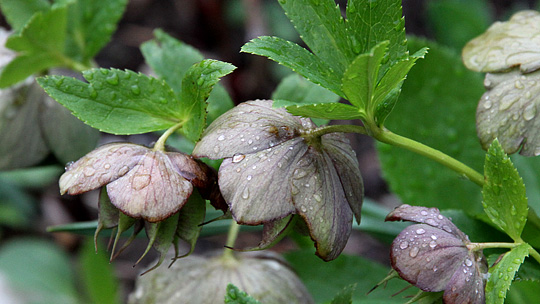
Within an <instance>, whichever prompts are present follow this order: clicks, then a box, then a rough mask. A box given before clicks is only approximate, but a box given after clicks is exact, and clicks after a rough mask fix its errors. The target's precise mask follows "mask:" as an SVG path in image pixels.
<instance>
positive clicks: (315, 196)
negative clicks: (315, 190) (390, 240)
mask: <svg viewBox="0 0 540 304" xmlns="http://www.w3.org/2000/svg"><path fill="white" fill-rule="evenodd" d="M313 198H314V199H315V201H316V202H317V203H320V202H321V201H322V199H321V196H320V195H318V194H314V195H313Z"/></svg>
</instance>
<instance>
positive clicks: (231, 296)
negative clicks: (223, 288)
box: [224, 284, 260, 304]
mask: <svg viewBox="0 0 540 304" xmlns="http://www.w3.org/2000/svg"><path fill="white" fill-rule="evenodd" d="M224 303H227V304H229V303H230V304H260V302H259V301H257V300H255V299H254V298H252V297H251V296H250V295H248V294H247V293H245V292H244V291H241V290H240V289H238V287H236V286H234V285H233V284H229V285H227V293H226V294H225V301H224Z"/></svg>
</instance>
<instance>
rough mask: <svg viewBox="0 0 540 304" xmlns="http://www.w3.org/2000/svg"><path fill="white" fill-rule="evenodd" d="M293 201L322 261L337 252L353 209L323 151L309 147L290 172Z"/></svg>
mask: <svg viewBox="0 0 540 304" xmlns="http://www.w3.org/2000/svg"><path fill="white" fill-rule="evenodd" d="M292 187H293V192H292V193H293V201H294V205H295V206H296V210H297V212H298V214H300V215H301V216H302V217H303V218H304V220H305V222H306V223H307V225H308V228H309V233H310V235H311V238H312V239H313V240H314V241H315V243H316V244H315V246H316V248H317V255H318V256H319V257H321V258H322V259H323V260H325V261H330V260H333V259H335V258H337V257H338V256H339V254H340V253H341V252H342V251H343V248H345V245H346V244H347V240H348V239H349V235H350V233H351V229H352V228H351V224H352V220H353V213H352V211H351V208H350V207H349V203H348V202H347V199H346V197H345V193H344V191H343V186H342V185H341V181H340V179H339V176H338V174H337V171H336V169H335V167H334V165H333V163H332V159H331V158H330V157H329V156H328V155H327V154H326V152H324V151H323V152H319V151H317V150H316V149H315V148H313V147H310V148H309V150H308V151H307V153H305V154H304V156H303V157H302V159H301V160H300V161H299V162H298V164H297V166H296V168H295V171H294V172H293V175H292Z"/></svg>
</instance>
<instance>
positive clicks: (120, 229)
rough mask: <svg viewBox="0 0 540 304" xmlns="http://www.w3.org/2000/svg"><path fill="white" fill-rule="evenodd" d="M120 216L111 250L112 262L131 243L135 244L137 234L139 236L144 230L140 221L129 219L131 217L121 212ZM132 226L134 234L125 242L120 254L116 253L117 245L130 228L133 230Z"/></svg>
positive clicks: (119, 250) (119, 212)
mask: <svg viewBox="0 0 540 304" xmlns="http://www.w3.org/2000/svg"><path fill="white" fill-rule="evenodd" d="M118 215H119V216H118V226H117V230H116V236H115V237H114V243H113V248H112V250H111V258H110V260H111V261H112V260H113V259H114V258H116V257H117V256H118V255H119V254H120V253H122V251H124V249H126V248H127V247H128V246H129V245H130V244H131V242H133V240H134V239H135V237H136V236H137V234H139V232H141V230H142V228H144V226H143V225H142V223H141V221H140V220H137V219H134V218H132V217H129V216H127V215H125V214H124V213H122V212H121V211H118ZM132 226H134V228H133V233H132V234H131V236H130V237H129V238H128V239H127V240H126V241H125V242H124V244H122V247H120V249H118V252H116V245H117V244H118V240H119V239H120V237H121V236H122V234H123V233H124V232H126V231H127V230H128V229H129V228H131V227H132Z"/></svg>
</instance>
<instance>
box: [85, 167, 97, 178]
mask: <svg viewBox="0 0 540 304" xmlns="http://www.w3.org/2000/svg"><path fill="white" fill-rule="evenodd" d="M83 173H84V175H85V176H87V177H90V176H92V175H94V173H96V169H94V168H93V167H91V166H88V167H85V168H84V170H83Z"/></svg>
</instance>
